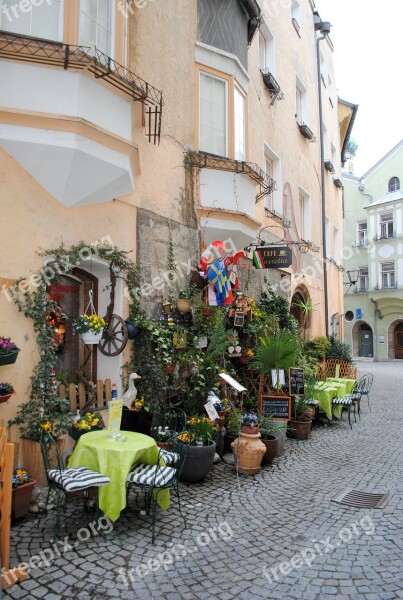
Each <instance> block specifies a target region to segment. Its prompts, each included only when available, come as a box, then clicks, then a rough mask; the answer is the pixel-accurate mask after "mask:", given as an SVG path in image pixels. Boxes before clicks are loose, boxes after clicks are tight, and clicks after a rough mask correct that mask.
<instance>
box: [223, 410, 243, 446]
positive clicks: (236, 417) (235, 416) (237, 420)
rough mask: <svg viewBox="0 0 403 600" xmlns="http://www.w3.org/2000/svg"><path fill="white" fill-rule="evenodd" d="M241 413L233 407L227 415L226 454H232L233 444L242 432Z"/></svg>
mask: <svg viewBox="0 0 403 600" xmlns="http://www.w3.org/2000/svg"><path fill="white" fill-rule="evenodd" d="M241 415H242V413H241V411H240V409H239V408H234V407H232V408H231V410H230V412H229V413H228V415H227V422H226V425H225V435H224V452H232V448H231V444H232V442H233V441H234V440H236V438H237V437H238V436H239V432H240V430H241Z"/></svg>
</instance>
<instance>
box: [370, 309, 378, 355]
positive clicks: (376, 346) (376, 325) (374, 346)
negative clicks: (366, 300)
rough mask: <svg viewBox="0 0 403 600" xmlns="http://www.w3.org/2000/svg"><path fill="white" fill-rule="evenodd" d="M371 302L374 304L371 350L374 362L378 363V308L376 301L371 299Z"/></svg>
mask: <svg viewBox="0 0 403 600" xmlns="http://www.w3.org/2000/svg"><path fill="white" fill-rule="evenodd" d="M371 302H373V303H374V335H373V338H374V341H373V349H374V362H378V307H377V303H376V300H373V299H372V298H371Z"/></svg>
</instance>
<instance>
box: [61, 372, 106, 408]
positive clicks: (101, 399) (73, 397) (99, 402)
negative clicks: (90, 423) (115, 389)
mask: <svg viewBox="0 0 403 600" xmlns="http://www.w3.org/2000/svg"><path fill="white" fill-rule="evenodd" d="M58 393H59V397H60V398H68V400H69V402H70V410H71V412H72V413H74V414H76V413H77V410H80V411H81V410H82V409H83V408H84V406H87V405H88V408H89V409H90V410H101V409H103V408H108V402H109V400H112V384H111V380H110V379H105V381H102V380H101V379H98V381H97V382H96V384H95V383H93V382H89V385H88V386H87V387H86V386H85V385H84V383H79V384H78V385H76V384H75V383H70V385H69V386H67V387H66V386H65V385H64V384H63V383H62V384H60V385H59V390H58ZM92 400H93V401H92Z"/></svg>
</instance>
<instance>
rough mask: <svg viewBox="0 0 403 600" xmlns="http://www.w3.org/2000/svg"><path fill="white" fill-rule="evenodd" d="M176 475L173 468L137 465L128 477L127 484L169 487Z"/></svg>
mask: <svg viewBox="0 0 403 600" xmlns="http://www.w3.org/2000/svg"><path fill="white" fill-rule="evenodd" d="M175 474H176V469H173V468H172V467H158V466H157V465H141V464H140V465H136V466H135V467H134V469H133V471H130V473H129V474H128V476H127V480H126V481H127V483H140V484H142V485H153V486H155V487H163V486H164V485H167V484H168V483H169V482H170V481H171V480H172V479H173V478H174V477H175Z"/></svg>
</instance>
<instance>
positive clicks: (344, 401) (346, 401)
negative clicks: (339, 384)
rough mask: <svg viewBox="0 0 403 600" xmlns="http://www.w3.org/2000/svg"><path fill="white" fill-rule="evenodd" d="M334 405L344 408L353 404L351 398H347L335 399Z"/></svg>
mask: <svg viewBox="0 0 403 600" xmlns="http://www.w3.org/2000/svg"><path fill="white" fill-rule="evenodd" d="M332 403H333V404H342V405H344V406H348V405H349V404H351V396H345V397H344V398H334V399H333V400H332Z"/></svg>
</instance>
